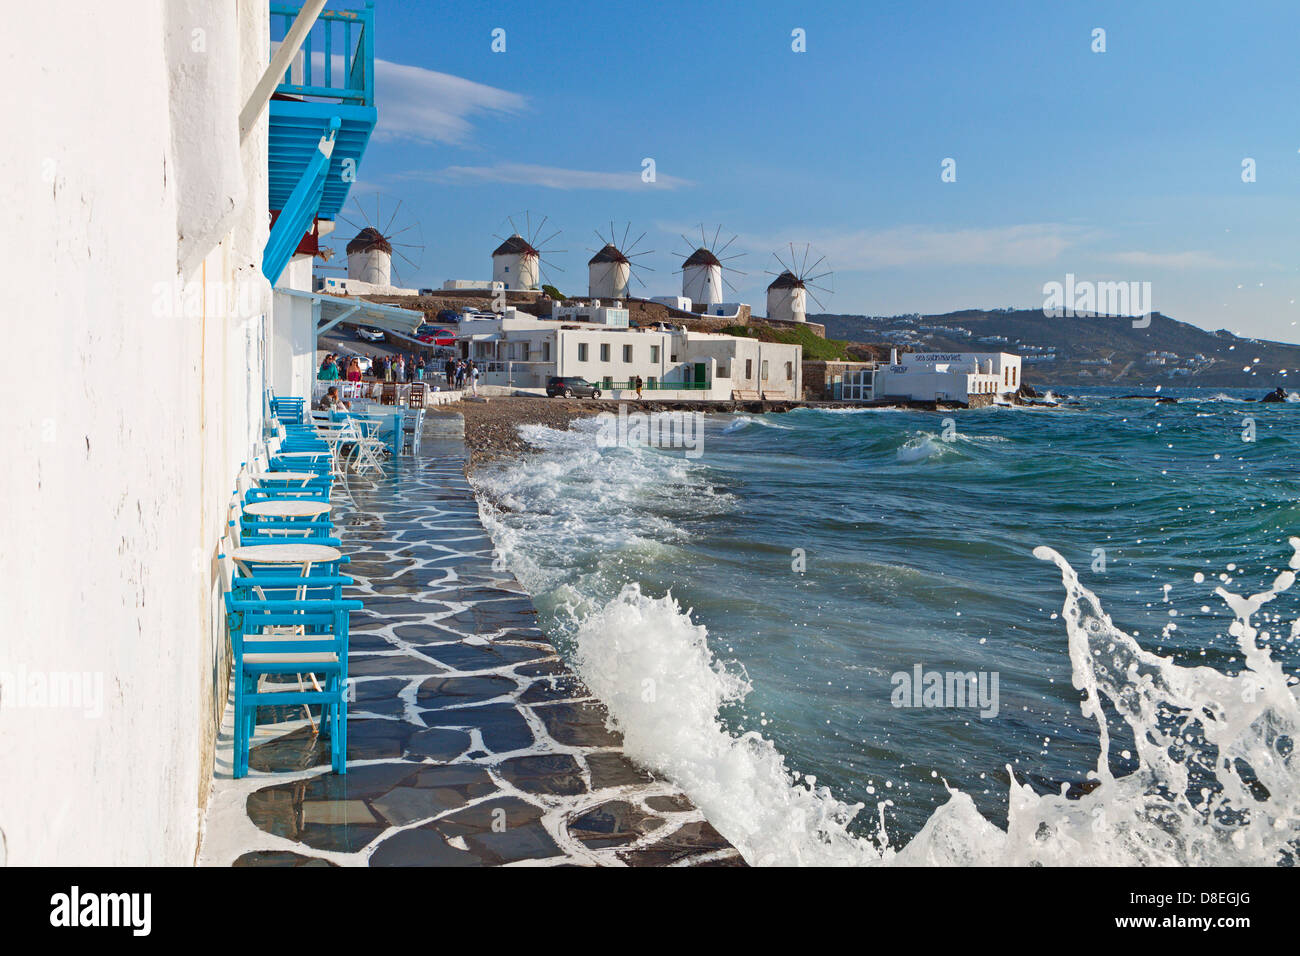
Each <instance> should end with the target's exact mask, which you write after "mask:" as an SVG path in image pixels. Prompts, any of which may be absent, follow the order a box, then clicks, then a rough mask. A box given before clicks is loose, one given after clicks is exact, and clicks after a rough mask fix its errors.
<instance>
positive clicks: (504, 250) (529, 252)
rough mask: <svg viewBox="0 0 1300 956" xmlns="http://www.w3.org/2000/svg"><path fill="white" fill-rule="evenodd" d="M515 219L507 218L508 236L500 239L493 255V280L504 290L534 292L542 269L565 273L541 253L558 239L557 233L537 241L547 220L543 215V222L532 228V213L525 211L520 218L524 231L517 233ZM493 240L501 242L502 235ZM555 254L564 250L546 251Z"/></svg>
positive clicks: (545, 253) (539, 281)
mask: <svg viewBox="0 0 1300 956" xmlns="http://www.w3.org/2000/svg"><path fill="white" fill-rule="evenodd" d="M515 218H516V217H514V216H509V217H507V218H506V221H507V222H508V223H509V224H510V230H511V231H510V235H509V236H507V237H505V239H502V242H501V245H499V246H497V247H496V249H494V250H493V252H492V281H493V282H500V283H502V284H503V285H504V286H505V288H506V289H507V290H512V291H513V290H524V291H535V290H537V289H540V288H541V282H542V278H543V272H544V267H550V268H552V269H558V270H559V271H560V272H563V271H564V270H563V269H560V268H559V266H556V265H555V264H554V263H551V262H548V261H546V258H545V256H546V255H547V254H548V251H544V250H545V247H546V244H547V243H548V242H550V241H551V240H552V239H554V238H555V237H556V236H558V235H559V234H560V230H558V229H557V230H555V232H553V233H551V234H550V235H549V236H547V237H546V238H545V239H539V238H538V237H539V236H540V235H541V233H542V229H543V228H544V227H545V226H546V221H547V218H548V217H546V216H543V217H542V221H541V222H539V223H538V224H537V228H536V229H534V228H533V223H532V214H531V213H528V212H525V213H524V214H523V217H522V218H523V219H524V230H523V232H520V231H519V227H518V226H517V225H516V224H515ZM494 238H497V239H501V236H495V237H494ZM554 251H561V252H562V251H563V250H549V252H554Z"/></svg>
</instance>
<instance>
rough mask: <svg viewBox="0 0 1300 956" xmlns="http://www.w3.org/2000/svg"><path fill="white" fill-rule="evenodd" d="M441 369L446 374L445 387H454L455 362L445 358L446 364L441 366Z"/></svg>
mask: <svg viewBox="0 0 1300 956" xmlns="http://www.w3.org/2000/svg"><path fill="white" fill-rule="evenodd" d="M442 371H443V373H444V374H445V375H446V376H447V387H448V388H455V387H456V363H455V362H453V361H452V360H451V359H450V358H449V359H447V364H446V365H445V366H443V369H442Z"/></svg>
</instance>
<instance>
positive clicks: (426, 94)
mask: <svg viewBox="0 0 1300 956" xmlns="http://www.w3.org/2000/svg"><path fill="white" fill-rule="evenodd" d="M331 60H332V61H333V64H334V65H333V71H334V77H335V78H336V82H337V77H340V76H342V75H343V57H342V55H341V54H338V53H336V54H334V55H333V56H332V57H331ZM324 68H325V54H323V53H321V52H320V51H316V52H314V53H312V69H313V71H315V77H313V78H314V79H317V80H318V81H321V82H323V79H321V78H323V76H324ZM375 106H376V108H377V109H378V110H379V125H378V126H377V127H376V128H375V133H374V135H375V138H376V139H383V140H400V139H405V140H414V141H415V142H420V143H434V142H437V143H450V144H452V145H460V144H462V143H464V142H465V141H466V140H468V139H469V136H470V133H471V132H473V125H472V124H471V122H470V121H471V119H473V118H475V117H477V116H482V115H491V114H494V113H496V114H502V115H510V114H515V113H521V112H523V111H524V110H525V109H527V108H528V100H527V98H525V97H524V96H521V95H520V94H518V93H511V92H510V91H509V90H499V89H497V88H496V87H494V86H487V85H485V84H483V83H475V82H474V81H473V80H467V79H465V78H464V77H460V76H453V75H451V74H450V73H439V72H437V71H436V70H426V69H424V68H423V67H419V66H407V65H405V64H402V63H393V62H390V61H389V60H380V59H376V60H375Z"/></svg>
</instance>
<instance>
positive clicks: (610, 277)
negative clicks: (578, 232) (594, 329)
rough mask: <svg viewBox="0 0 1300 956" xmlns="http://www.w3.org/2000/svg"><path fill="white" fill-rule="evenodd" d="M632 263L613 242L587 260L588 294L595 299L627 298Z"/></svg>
mask: <svg viewBox="0 0 1300 956" xmlns="http://www.w3.org/2000/svg"><path fill="white" fill-rule="evenodd" d="M631 278H632V264H631V263H630V262H629V261H628V258H627V256H625V255H623V253H622V252H620V251H619V249H618V247H617V246H615V245H614V244H613V243H612V242H610V243H606V244H605V247H604V248H603V249H601V250H600V251H599V252H597V253H596V254H595V255H594V256H592V257H591V259H589V260H588V262H587V294H588V295H589V296H591V297H592V298H593V299H626V298H627V296H628V282H630V281H631Z"/></svg>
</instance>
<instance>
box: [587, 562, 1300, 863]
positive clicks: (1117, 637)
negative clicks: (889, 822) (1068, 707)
mask: <svg viewBox="0 0 1300 956" xmlns="http://www.w3.org/2000/svg"><path fill="white" fill-rule="evenodd" d="M1292 544H1293V546H1294V547H1296V548H1297V549H1300V539H1292ZM1034 554H1035V555H1036V556H1037V557H1039V558H1040V559H1042V560H1045V561H1051V562H1053V563H1055V564H1056V566H1057V568H1058V569H1059V570H1060V572H1061V578H1062V582H1063V584H1064V585H1065V589H1066V596H1065V602H1064V607H1063V614H1062V616H1063V618H1064V620H1065V623H1066V626H1067V629H1068V634H1069V638H1068V649H1069V656H1070V662H1071V665H1072V670H1073V683H1074V686H1075V687H1076V688H1078V689H1079V690H1080V691H1083V692H1084V694H1085V698H1084V700H1083V702H1082V705H1081V706H1082V710H1083V712H1084V714H1085V715H1086V716H1090V717H1092V718H1093V720H1094V721H1095V722H1096V724H1097V729H1098V735H1099V742H1100V743H1099V752H1098V757H1097V763H1096V767H1095V769H1094V770H1093V771H1092V772H1091V773H1090V774H1089V778H1090V785H1091V787H1092V789H1091V790H1090V791H1089V792H1087V793H1084V794H1082V795H1081V796H1077V797H1075V796H1067V795H1066V788H1065V787H1062V791H1061V793H1059V794H1046V795H1042V794H1038V793H1037V792H1035V791H1034V790H1033V789H1032V788H1031V787H1030V786H1028V785H1027V784H1025V783H1022V782H1020V781H1019V780H1017V779H1016V778H1015V775H1014V773H1012V772H1011V768H1009V767H1008V768H1007V769H1008V773H1009V774H1010V776H1011V782H1010V786H1009V791H1008V824H1007V828H1006V830H1002V829H999V828H998V827H997V826H995V825H994V824H993V823H991V822H990V821H989V820H987V819H986V818H984V817H983V816H982V815H980V813H979V812H978V810H977V809H976V807H975V804H974V802H973V800H972V799H971V797H970V796H969V795H967V794H965V793H962V792H960V791H958V790H953V789H949V791H948V792H949V799H948V801H947V802H946V803H945V804H944V805H943V806H941V807H939V808H938V809H937V810H936V811H935V812H934V813H933V815H932V816H931V817H930V819H929V820H928V821H927V822H926V824H925V826H924V827H922V829H921V830H920V831H919V832H918V833H917V834H916V836H915V837H913V838H912V839H911V840H910V841H909V842H908V843H907V845H906V846H904V847H902V848H895V847H893V846H891V845H890V841H889V838H888V835H887V834H886V831H885V828H884V822H883V821H884V808H885V804H884V803H881V804H879V805H878V806H877V807H876V810H877V813H878V815H879V817H880V820H879V823H877V824H876V825H875V828H874V832H873V833H872V834H871V835H870V836H866V837H864V836H858V835H856V833H855V832H854V830H852V829H851V828H850V824H851V822H852V821H853V820H854V819H855V818H856V817H857V816H858V815H859V813H860V812H861V811H862V810H863V809H864V807H863V805H862V804H860V803H858V804H849V803H846V802H843V801H841V800H839V799H837V798H836V796H835V795H834V794H833V793H832V792H831V791H830V790H829V789H828V788H826V787H819V786H815V785H810V784H808V783H807V782H806V781H805V779H804V778H802V776H801V774H799V773H798V772H796V771H793V770H791V769H790V768H789V767H788V766H787V764H786V761H785V758H784V757H783V756H782V754H781V753H780V752H779V751H778V750H777V749H776V747H775V745H774V744H773V743H772V742H771V741H770V740H767V739H766V738H764V737H762V736H761V735H760V734H758V733H756V732H752V731H750V732H745V733H741V734H734V733H732V732H730V731H729V730H728V729H727V727H726V726H725V724H724V722H723V720H722V718H721V716H720V715H721V712H722V710H723V708H724V707H726V706H728V705H731V704H735V703H738V702H739V701H740V700H742V699H743V698H744V697H745V696H746V695H747V694H748V693H749V691H750V689H751V685H750V681H749V678H748V676H747V675H746V674H745V673H744V671H743V669H741V668H739V667H737V666H736V665H734V664H732V665H727V664H725V663H723V662H721V661H719V660H718V659H717V658H716V657H715V656H714V655H713V653H712V652H711V651H710V649H709V646H708V632H707V630H706V628H705V627H704V626H703V625H701V624H698V623H696V622H694V621H693V620H692V619H691V614H690V612H689V611H684V610H683V609H682V608H681V607H680V606H679V605H678V604H677V602H676V601H674V600H673V598H672V597H671V595H667V596H664V597H661V598H655V597H651V596H649V595H646V594H644V593H642V591H641V589H640V588H639V587H638V586H637V585H635V584H629V585H627V586H626V587H624V588H623V590H622V592H621V593H620V594H619V595H618V596H617V597H616V598H614V599H613V600H611V601H609V602H607V603H605V604H603V605H597V604H590V605H587V604H584V603H582V602H581V601H578V602H575V603H574V604H573V605H572V606H571V608H570V610H571V613H572V615H573V619H574V622H575V630H574V648H575V650H574V655H573V657H574V665H575V667H576V669H577V670H578V673H579V674H580V675H581V677H582V679H583V680H584V682H585V683H586V684H587V686H588V687H590V688H591V690H592V692H593V693H594V694H596V696H598V697H599V698H600V699H601V700H603V701H604V702H605V704H606V706H607V707H608V708H609V712H610V719H611V723H612V725H613V726H614V727H616V728H617V729H618V730H619V731H621V732H622V733H623V734H624V739H625V746H626V748H627V752H628V754H629V756H631V757H632V758H633V759H634V760H636V761H638V762H639V763H641V764H643V765H645V766H647V767H651V768H653V769H654V770H655V771H657V772H658V773H661V774H663V775H664V776H666V777H667V778H669V779H670V780H672V781H673V782H674V783H675V784H676V785H677V786H680V787H681V788H682V789H683V790H684V792H685V793H686V794H687V795H688V796H690V798H691V799H692V800H693V801H695V803H696V804H697V805H698V806H699V807H700V808H701V809H702V810H703V811H704V813H705V815H706V816H707V817H708V819H709V820H710V821H711V822H712V823H713V824H714V825H715V826H716V827H717V828H718V829H719V830H720V831H721V832H722V833H723V834H724V835H725V836H726V837H727V838H728V839H730V840H731V841H732V842H733V843H735V844H736V846H737V847H738V848H739V849H740V850H741V852H742V854H743V855H744V856H745V858H746V860H748V861H749V862H750V863H752V864H756V865H876V864H882V863H885V864H889V863H893V864H904V865H1031V864H1032V865H1080V864H1089V865H1122V866H1135V865H1145V866H1150V865H1183V866H1186V865H1225V864H1282V863H1294V862H1295V861H1296V859H1297V850H1298V849H1300V766H1298V765H1297V758H1296V756H1295V753H1294V741H1295V739H1296V737H1297V734H1300V709H1298V706H1297V701H1296V697H1295V694H1294V692H1293V691H1292V689H1291V687H1290V686H1289V679H1288V678H1287V676H1286V675H1285V674H1284V672H1283V670H1282V667H1281V665H1280V664H1278V663H1277V662H1276V661H1274V660H1272V658H1271V657H1270V655H1269V653H1268V651H1267V650H1266V649H1264V648H1262V647H1261V646H1260V644H1259V642H1258V640H1257V638H1258V637H1259V632H1258V631H1257V630H1256V628H1255V627H1254V626H1253V625H1252V624H1251V618H1252V616H1253V615H1255V614H1256V612H1257V611H1258V610H1259V608H1260V607H1261V606H1262V605H1263V604H1265V603H1267V602H1268V601H1271V600H1273V598H1274V597H1276V596H1277V595H1278V594H1280V593H1282V592H1283V591H1285V590H1287V589H1288V588H1290V587H1291V586H1292V584H1293V583H1294V581H1295V573H1294V571H1286V572H1284V573H1283V574H1281V575H1279V576H1278V578H1277V580H1276V581H1275V582H1274V585H1273V587H1272V588H1271V589H1269V590H1266V591H1264V592H1261V593H1259V594H1255V595H1252V596H1249V597H1245V596H1240V595H1236V594H1232V593H1231V592H1229V591H1227V590H1225V589H1223V588H1219V589H1218V592H1217V593H1218V594H1219V595H1220V597H1222V598H1223V600H1224V601H1225V602H1226V603H1227V604H1228V606H1229V607H1230V608H1231V609H1232V610H1233V612H1234V614H1235V615H1236V618H1237V619H1236V621H1235V622H1234V624H1233V625H1232V627H1231V629H1230V630H1231V633H1232V634H1233V635H1234V636H1235V637H1236V638H1237V641H1238V644H1239V646H1240V648H1241V651H1242V654H1243V657H1244V662H1245V666H1244V668H1243V669H1242V671H1241V672H1240V673H1238V674H1236V675H1228V674H1224V673H1221V672H1219V671H1217V670H1214V669H1213V668H1210V667H1182V666H1179V665H1177V664H1175V663H1174V662H1173V661H1172V660H1171V659H1170V658H1166V657H1161V656H1159V655H1157V654H1153V653H1151V652H1149V651H1146V650H1144V649H1143V648H1142V647H1141V646H1140V645H1139V644H1138V642H1137V641H1136V640H1134V639H1133V638H1132V637H1131V636H1129V635H1127V634H1125V633H1124V632H1123V631H1121V630H1119V629H1118V628H1116V627H1115V625H1114V624H1113V623H1112V622H1111V620H1110V617H1109V616H1108V615H1107V614H1106V613H1105V611H1104V610H1103V609H1102V607H1101V604H1100V602H1099V601H1098V599H1097V597H1096V595H1094V594H1093V593H1092V592H1091V591H1089V590H1088V589H1087V588H1085V587H1084V586H1083V585H1082V584H1081V583H1080V582H1079V579H1078V576H1077V574H1076V573H1075V571H1074V569H1073V568H1072V567H1071V566H1070V565H1069V563H1068V562H1067V561H1066V560H1065V559H1064V558H1063V557H1061V555H1060V554H1058V553H1057V552H1056V551H1054V550H1053V549H1051V548H1047V547H1040V548H1037V549H1036V550H1035V552H1034ZM1291 566H1292V567H1293V568H1297V567H1300V550H1298V551H1297V556H1296V557H1293V558H1292V559H1291ZM1103 701H1105V702H1106V705H1107V706H1108V707H1110V708H1112V709H1113V710H1114V711H1115V713H1116V714H1118V717H1119V718H1120V719H1121V720H1122V721H1123V722H1124V723H1125V724H1126V725H1127V726H1128V728H1129V731H1130V732H1131V734H1132V737H1133V740H1134V746H1135V748H1136V759H1137V769H1135V770H1133V771H1132V772H1129V773H1125V774H1123V775H1120V774H1117V773H1115V772H1114V771H1113V770H1112V767H1111V763H1112V756H1113V755H1112V750H1111V747H1112V734H1111V724H1110V722H1108V720H1107V715H1106V713H1105V711H1104V709H1103V704H1102V702H1103Z"/></svg>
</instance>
